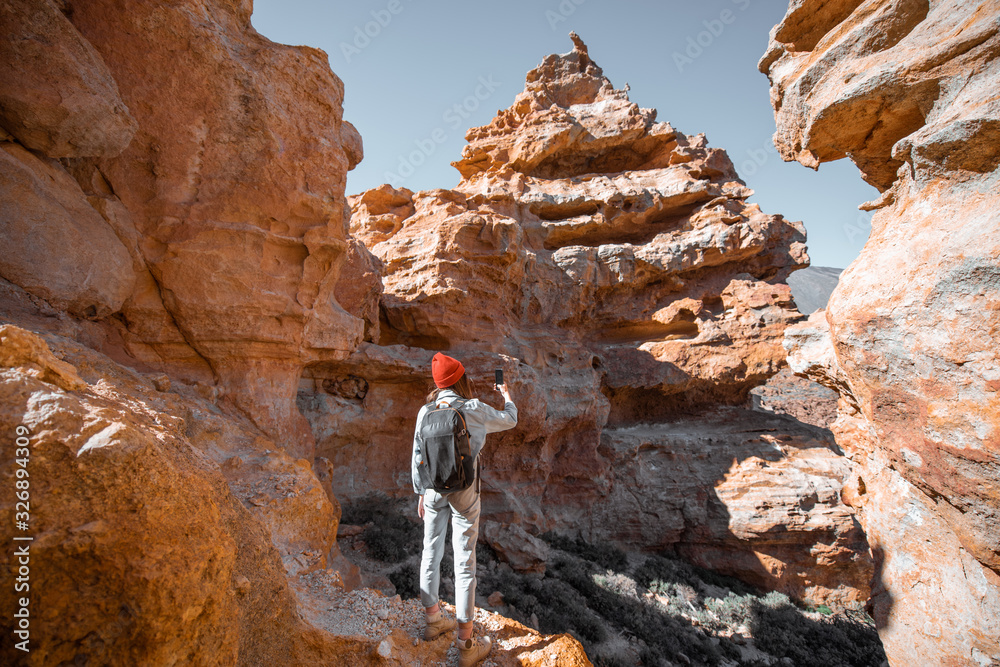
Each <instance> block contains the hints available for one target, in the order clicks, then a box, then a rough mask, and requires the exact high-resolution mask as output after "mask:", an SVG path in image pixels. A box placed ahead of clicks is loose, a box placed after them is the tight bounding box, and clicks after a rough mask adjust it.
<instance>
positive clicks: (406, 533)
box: [341, 494, 423, 563]
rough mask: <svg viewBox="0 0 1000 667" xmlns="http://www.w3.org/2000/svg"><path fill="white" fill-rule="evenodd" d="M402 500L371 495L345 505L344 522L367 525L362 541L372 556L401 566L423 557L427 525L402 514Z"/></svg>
mask: <svg viewBox="0 0 1000 667" xmlns="http://www.w3.org/2000/svg"><path fill="white" fill-rule="evenodd" d="M399 503H400V501H396V500H393V499H391V498H388V497H386V496H380V495H376V494H370V495H367V496H365V497H363V498H360V499H358V500H354V501H351V502H349V503H345V504H344V505H343V515H342V516H341V521H342V522H343V523H345V524H354V525H362V526H365V529H364V530H363V531H362V532H361V539H362V540H363V541H364V543H365V544H366V545H367V546H368V555H369V556H371V557H372V558H375V559H377V560H380V561H382V562H384V563H400V562H402V561H404V560H406V558H407V557H409V556H411V555H413V554H419V553H420V550H421V547H422V544H423V525H422V524H420V523H418V522H417V521H416V519H412V518H409V517H407V516H406V515H404V514H403V512H402V511H400V508H399Z"/></svg>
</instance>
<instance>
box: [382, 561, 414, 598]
mask: <svg viewBox="0 0 1000 667" xmlns="http://www.w3.org/2000/svg"><path fill="white" fill-rule="evenodd" d="M389 581H391V582H392V585H393V586H395V587H396V593H398V594H399V597H401V598H403V599H404V600H409V599H413V598H419V597H420V570H419V568H418V567H417V566H416V565H413V564H412V563H406V564H404V565H400V566H399V567H397V568H396V569H395V570H392V571H391V572H389Z"/></svg>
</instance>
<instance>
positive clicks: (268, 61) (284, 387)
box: [0, 0, 363, 458]
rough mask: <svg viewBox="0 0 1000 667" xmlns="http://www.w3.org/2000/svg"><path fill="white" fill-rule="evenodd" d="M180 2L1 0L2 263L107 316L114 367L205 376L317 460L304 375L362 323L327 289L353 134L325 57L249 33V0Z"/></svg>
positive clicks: (41, 288) (37, 285)
mask: <svg viewBox="0 0 1000 667" xmlns="http://www.w3.org/2000/svg"><path fill="white" fill-rule="evenodd" d="M183 6H184V10H181V9H179V8H178V7H172V8H167V7H162V6H160V5H158V4H156V3H141V2H131V3H126V4H125V5H124V6H122V5H121V3H115V2H111V0H108V1H107V2H104V1H100V2H88V3H82V4H81V3H78V4H74V5H72V6H70V5H68V4H67V5H65V6H64V7H63V11H60V9H59V6H58V5H57V4H56V3H54V2H52V1H51V0H46V1H45V2H26V1H22V0H19V1H18V2H14V3H6V4H5V5H4V8H3V10H2V13H0V20H2V21H3V23H4V28H5V31H6V32H5V34H9V35H18V36H19V38H18V39H5V46H4V47H3V52H2V54H0V55H2V56H3V57H4V59H5V62H6V63H7V64H8V66H7V67H5V68H4V74H3V77H4V78H3V93H2V96H0V125H2V126H3V127H4V128H5V129H6V130H7V132H9V135H7V138H8V139H16V140H17V143H14V142H13V141H7V142H6V143H4V144H3V147H4V149H5V153H4V154H3V155H2V157H3V165H4V166H3V172H2V173H3V176H2V178H3V186H4V188H5V191H7V192H10V193H12V196H10V197H5V198H4V204H3V206H4V217H5V219H6V220H10V221H11V224H9V225H5V226H4V228H3V230H2V233H3V235H4V238H3V241H4V244H5V245H6V246H7V247H17V248H20V249H21V252H19V253H11V254H5V256H4V260H3V262H2V265H0V269H2V271H3V276H4V277H5V278H6V279H7V280H10V281H11V282H13V283H15V284H17V285H19V286H21V287H23V288H24V289H26V290H28V291H29V292H30V293H31V294H33V295H35V296H38V297H40V298H42V299H45V300H46V301H47V302H48V303H49V304H51V305H53V306H55V307H56V308H58V309H61V310H68V311H69V312H71V313H73V314H76V315H80V316H83V317H90V318H103V317H105V316H107V315H110V314H112V313H120V316H118V317H116V318H114V319H113V320H110V321H109V324H110V327H112V328H113V330H112V331H110V332H108V333H107V334H105V335H106V337H111V338H112V339H121V341H122V343H123V344H122V345H119V346H118V347H121V348H123V349H124V352H125V354H126V358H125V360H126V361H128V362H129V363H131V364H132V365H136V366H141V367H144V368H148V369H157V370H161V371H169V372H170V373H172V374H174V375H176V376H180V377H186V378H190V379H194V380H201V381H206V382H210V383H216V382H218V384H219V385H220V386H221V388H222V390H223V392H224V393H225V394H226V400H227V401H230V402H231V403H232V404H233V405H234V406H235V407H237V408H238V409H240V410H242V411H243V412H244V413H245V414H247V415H248V416H249V417H250V418H251V419H252V420H253V421H254V422H255V423H256V424H257V425H258V426H259V427H260V428H262V429H263V430H264V431H265V432H267V433H269V434H270V435H271V436H272V437H274V438H275V439H276V440H278V442H279V443H281V445H282V446H284V447H286V448H288V449H289V450H290V451H292V452H294V453H295V454H297V455H305V456H307V457H309V458H311V456H312V436H311V433H310V431H309V429H308V426H307V425H306V424H305V422H304V421H303V420H302V417H301V415H299V413H298V411H297V410H296V408H295V403H294V398H295V390H296V387H297V384H298V379H299V376H300V375H301V368H302V366H303V364H304V363H305V362H307V361H312V360H317V359H331V358H340V357H343V356H346V355H347V354H348V353H349V352H350V351H351V350H352V349H353V348H354V347H355V345H356V344H357V342H358V341H359V340H360V339H361V336H362V333H363V324H362V320H361V319H359V318H356V317H352V316H350V315H348V314H347V313H346V312H345V311H344V310H343V309H342V308H341V307H340V305H339V304H338V303H337V301H336V299H335V298H334V296H333V293H332V292H333V287H334V285H335V283H336V280H337V274H338V270H339V265H340V262H341V261H342V258H343V257H344V255H345V254H347V253H348V243H347V241H346V225H347V217H346V216H347V211H346V207H345V199H344V196H343V195H344V182H345V176H346V173H347V171H348V170H349V169H350V168H352V167H353V166H354V165H355V164H357V163H358V161H359V160H360V159H361V155H362V150H361V140H360V137H359V136H358V134H357V132H356V131H355V130H354V128H353V127H352V126H351V125H350V123H348V122H346V121H343V120H342V118H341V114H342V111H341V109H342V101H343V84H342V83H341V81H340V80H339V79H338V78H337V77H336V75H334V74H333V72H331V71H330V69H329V66H328V64H327V59H326V55H325V54H323V53H322V52H320V51H317V50H316V49H311V48H308V47H291V46H284V45H280V44H274V43H273V42H270V41H268V40H267V39H265V38H263V37H261V36H260V35H259V34H257V33H256V31H254V30H253V28H252V27H251V26H250V11H251V7H250V3H248V2H239V3H215V2H210V1H208V0H204V1H199V0H191V1H189V2H185V3H183ZM205 16H210V17H211V19H210V20H203V18H202V17H205ZM150 25H155V26H157V29H155V30H150V29H149V28H148V27H149V26H150ZM50 43H54V44H57V45H58V47H57V48H48V47H45V48H42V47H39V46H38V45H39V44H50ZM136 54H142V57H141V58H142V63H143V65H142V66H141V67H140V66H137V63H136V58H137V55H136ZM26 73H29V74H26ZM35 81H44V84H42V85H43V86H44V87H42V88H38V87H36V86H35V84H34V82H35ZM29 82H31V83H29ZM94 119H99V122H98V121H95V120H94ZM26 149H28V150H26ZM32 151H33V152H32ZM57 160H61V162H60V161H57ZM43 222H44V224H43ZM39 230H40V231H39Z"/></svg>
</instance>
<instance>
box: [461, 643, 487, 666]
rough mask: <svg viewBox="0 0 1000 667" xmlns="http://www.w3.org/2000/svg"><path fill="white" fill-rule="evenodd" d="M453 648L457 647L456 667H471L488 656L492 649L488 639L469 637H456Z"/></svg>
mask: <svg viewBox="0 0 1000 667" xmlns="http://www.w3.org/2000/svg"><path fill="white" fill-rule="evenodd" d="M455 646H457V647H458V667H473V665H478V664H479V661H480V660H482V659H483V658H485V657H486V656H487V655H489V652H490V650H491V649H492V648H493V642H491V641H490V638H489V637H470V638H469V639H458V638H457V637H456V638H455Z"/></svg>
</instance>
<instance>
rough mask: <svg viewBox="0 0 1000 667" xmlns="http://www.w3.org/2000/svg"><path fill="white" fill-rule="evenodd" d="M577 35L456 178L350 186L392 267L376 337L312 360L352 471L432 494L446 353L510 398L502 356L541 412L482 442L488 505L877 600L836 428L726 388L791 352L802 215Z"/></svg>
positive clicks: (352, 483)
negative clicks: (423, 447)
mask: <svg viewBox="0 0 1000 667" xmlns="http://www.w3.org/2000/svg"><path fill="white" fill-rule="evenodd" d="M572 37H573V41H574V48H573V50H572V51H570V52H569V53H565V54H562V55H550V56H547V57H546V58H545V60H544V62H543V63H542V64H541V65H540V66H538V67H537V68H535V69H534V70H532V71H531V72H529V73H528V76H527V80H526V83H525V89H524V91H523V92H522V93H521V94H519V95H518V96H517V98H516V99H515V101H514V104H513V105H512V106H511V107H509V108H508V109H505V110H503V111H500V112H498V114H497V116H496V117H495V118H494V119H493V120H492V122H491V123H490V124H489V125H486V126H483V127H479V128H473V129H471V130H469V132H468V134H467V139H468V142H469V143H468V145H467V146H466V148H465V150H464V151H463V154H462V158H461V159H460V160H459V161H457V162H455V163H454V164H455V166H456V168H457V169H458V170H459V172H460V173H461V174H462V180H461V182H460V183H459V184H458V185H457V186H456V187H455V188H454V189H451V190H444V189H440V190H429V191H425V192H412V191H410V190H407V189H405V188H399V189H395V188H392V187H390V186H388V185H385V186H382V187H380V188H375V189H373V190H369V191H367V192H364V193H361V194H359V195H357V196H354V197H352V198H351V200H350V201H351V208H352V218H351V234H352V235H353V236H354V237H356V238H357V239H359V240H361V241H363V242H364V243H365V245H367V246H368V248H369V249H370V250H371V251H372V253H373V254H374V255H376V256H377V257H378V259H379V260H380V261H381V262H382V264H383V267H384V269H383V271H384V273H383V276H382V281H383V284H384V290H385V291H384V294H382V296H381V303H380V306H379V309H378V312H379V320H378V322H377V323H370V324H369V325H368V330H369V331H377V336H372V337H371V338H370V341H369V342H366V343H365V344H364V345H362V346H361V347H360V348H359V349H358V351H357V352H355V353H354V354H353V355H351V356H350V357H348V358H347V359H346V360H344V361H335V362H319V363H315V364H312V365H310V366H309V367H308V368H307V369H306V375H307V381H306V382H304V383H303V386H302V391H301V392H300V394H299V403H300V407H301V408H302V410H303V412H304V413H305V414H306V416H307V418H308V419H309V421H310V423H311V424H312V427H313V432H314V433H315V435H316V439H317V452H318V453H319V454H321V455H322V456H324V457H326V458H328V459H329V460H330V461H331V463H332V465H333V473H332V476H333V483H334V488H335V489H336V490H337V491H338V492H339V493H342V494H362V493H366V492H369V491H371V490H379V491H383V492H388V493H392V494H406V493H410V492H411V491H410V483H409V457H410V449H411V443H412V433H413V426H414V423H413V420H414V417H415V415H416V413H417V410H418V409H419V407H420V405H421V404H422V403H423V400H424V396H425V394H426V393H427V390H428V389H429V388H430V373H429V368H430V366H429V364H430V359H431V356H432V355H433V354H434V353H435V351H439V350H443V351H447V353H448V354H451V355H453V356H456V357H458V358H459V359H461V360H462V361H463V362H464V364H465V366H466V368H467V369H468V372H469V374H470V376H471V377H472V378H473V380H474V381H475V384H476V387H477V389H478V391H479V393H480V395H482V396H484V397H485V398H486V400H487V401H490V402H493V404H494V405H498V404H499V400H498V399H499V395H497V394H495V393H493V392H492V379H493V370H494V368H502V369H503V370H504V373H505V377H506V379H507V382H508V384H509V385H510V387H511V389H512V391H513V394H514V396H515V399H516V402H517V404H518V408H519V411H520V420H519V424H518V427H517V429H515V430H513V431H509V432H505V433H503V434H498V435H495V436H491V438H490V441H489V446H488V448H487V450H486V453H485V455H484V461H483V465H484V470H485V473H484V476H483V485H482V489H483V494H484V498H485V501H484V502H485V506H486V508H487V510H486V511H487V514H488V515H489V516H490V519H491V520H494V521H497V522H499V523H500V524H506V525H512V524H520V525H522V526H523V527H525V528H527V529H528V531H529V532H533V533H536V534H537V533H538V532H540V531H544V530H549V529H556V530H560V531H563V532H572V533H577V534H581V535H583V536H584V537H586V538H588V539H592V540H608V539H611V540H615V541H617V542H619V543H621V544H628V545H631V546H633V547H639V548H648V549H662V548H674V547H677V548H681V549H683V550H685V553H686V554H688V555H689V557H691V558H693V559H700V560H701V561H703V562H704V563H706V564H708V565H710V566H712V567H716V568H717V569H722V570H726V571H731V572H734V573H738V574H740V575H741V576H744V577H746V578H749V579H753V580H754V581H757V582H758V583H761V584H762V585H768V586H771V587H777V588H782V589H783V590H787V591H788V592H790V593H792V594H794V595H797V596H800V597H801V596H805V597H811V598H813V599H830V600H845V601H846V600H849V599H857V598H865V597H867V582H868V579H869V569H870V563H869V561H868V560H867V558H868V557H867V549H866V547H865V545H864V538H863V534H862V533H861V531H860V530H859V529H858V528H857V526H856V522H854V520H853V518H852V517H851V513H850V511H849V510H848V509H847V508H845V507H844V506H843V505H842V504H841V503H840V501H839V495H838V493H837V492H836V490H835V489H839V486H840V480H841V478H842V477H843V475H844V474H846V468H844V467H843V459H842V458H840V457H839V456H838V455H837V454H836V453H835V452H834V451H833V446H832V442H831V441H830V440H829V436H828V434H825V433H823V432H820V431H819V430H810V429H808V427H803V426H801V425H799V424H797V423H796V422H794V421H793V420H782V419H780V418H772V417H768V416H764V415H756V416H755V415H754V414H751V413H747V415H746V416H747V418H748V419H749V421H748V422H747V425H746V426H745V428H743V429H741V428H740V427H739V426H738V422H739V421H740V418H741V417H740V416H739V415H736V414H735V413H729V412H726V411H725V410H724V409H723V408H722V407H721V406H726V405H733V404H743V403H744V402H745V401H746V398H747V393H748V391H749V390H750V389H751V388H752V387H754V386H756V385H758V384H760V383H761V382H763V381H764V380H766V379H767V378H768V377H770V376H771V375H773V374H774V373H776V372H777V371H778V369H779V367H780V366H781V365H782V364H783V363H784V356H785V353H784V350H783V349H782V347H781V340H782V335H783V332H784V330H785V328H786V326H787V325H788V324H789V323H791V322H793V321H795V320H796V319H798V318H799V317H800V315H799V313H798V312H797V311H796V310H795V307H794V304H793V301H792V297H791V293H790V290H789V288H788V286H787V285H786V284H785V282H784V281H785V278H786V277H787V276H788V275H789V273H790V272H791V271H793V270H795V269H797V268H800V267H802V266H804V265H805V264H806V263H807V262H808V258H807V256H806V254H805V245H804V241H805V235H804V231H803V228H802V226H801V224H800V223H793V222H789V221H787V220H785V219H784V218H782V217H781V216H778V215H768V214H765V213H763V212H761V211H760V209H759V208H758V207H757V205H756V204H750V203H747V201H746V200H747V198H748V197H750V195H751V194H752V191H751V190H749V189H748V188H747V187H746V185H745V184H744V183H743V182H742V181H741V180H740V179H739V177H738V176H737V174H736V172H735V170H734V168H733V165H732V163H731V161H730V160H729V158H728V156H727V155H726V153H725V152H724V151H723V150H721V149H718V148H711V147H709V146H708V143H707V141H706V139H705V137H704V136H702V135H697V136H688V135H685V134H683V133H681V132H678V131H677V130H675V129H674V128H672V127H671V126H670V125H669V124H667V123H664V122H657V121H656V112H655V110H652V109H644V108H642V107H640V106H638V105H637V104H635V103H633V102H631V101H630V100H629V98H628V95H627V93H626V92H625V91H624V90H617V89H615V88H614V87H613V86H612V84H611V82H610V81H608V79H607V78H605V77H604V76H603V74H602V72H601V69H600V68H599V67H598V66H597V65H596V64H595V63H594V62H593V60H591V58H590V56H589V54H588V51H587V48H586V46H585V45H584V44H583V42H582V41H580V40H579V38H577V37H576V35H573V36H572ZM352 271H354V269H353V268H348V269H345V274H346V273H349V272H352ZM365 274H366V271H365V270H364V269H363V268H362V269H359V270H357V275H365ZM355 293H358V292H355ZM372 298H373V299H374V298H375V296H374V295H373V296H372ZM355 308H357V309H358V310H357V312H361V311H366V312H370V311H371V308H370V307H369V308H367V309H366V308H365V307H363V306H361V305H360V304H358V305H356V306H355ZM352 312H355V311H352ZM769 419H771V421H768V420H769ZM716 422H720V423H722V422H724V423H725V424H726V426H721V425H717V424H716ZM632 428H639V431H637V432H635V433H633V432H632V431H631V429H632ZM699 429H701V430H703V431H704V434H705V435H704V437H701V438H698V437H693V436H690V433H691V431H692V430H699ZM768 433H777V435H776V436H774V437H777V438H778V440H779V441H781V442H785V443H786V444H787V445H788V447H787V448H786V449H785V450H784V453H783V451H782V450H781V448H780V447H779V448H777V449H776V448H775V446H773V445H772V444H768V442H769V441H768V440H767V439H766V437H765V436H766V435H767V434H768ZM768 437H770V436H768ZM761 438H764V439H761ZM782 446H783V447H784V446H785V445H782ZM703 450H704V451H703ZM707 451H711V454H706V452H707ZM708 459H711V460H708ZM734 459H738V460H739V461H742V462H743V463H742V464H738V463H737V462H736V461H734ZM779 459H781V461H779ZM813 459H815V460H813ZM805 461H812V462H811V463H804V462H805ZM793 470H795V471H797V472H794V473H793V472H792V471H793ZM786 473H787V475H786ZM779 478H780V479H781V480H782V484H784V485H785V488H783V489H782V498H781V499H780V500H778V499H774V500H773V507H775V508H776V509H774V511H773V512H768V511H764V509H763V508H764V506H765V505H767V504H768V503H769V502H772V501H769V500H767V497H768V496H772V497H773V498H776V495H775V494H773V493H771V491H773V486H774V484H775V481H776V479H779ZM727 480H728V481H727ZM791 480H794V481H791ZM667 489H669V491H668V490H667ZM748 489H756V491H750V492H749V493H744V492H743V490H748ZM765 489H767V490H765ZM758 510H760V511H759V512H758ZM779 531H780V532H781V533H782V534H781V535H780V537H779V536H777V535H776V533H777V532H779ZM527 546H530V545H527ZM527 546H526V547H525V549H527ZM768 554H770V555H768ZM832 563H835V564H834V565H831V564H832ZM834 573H837V574H836V575H835V574H834Z"/></svg>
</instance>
